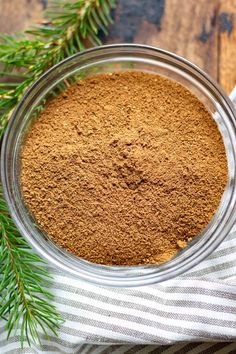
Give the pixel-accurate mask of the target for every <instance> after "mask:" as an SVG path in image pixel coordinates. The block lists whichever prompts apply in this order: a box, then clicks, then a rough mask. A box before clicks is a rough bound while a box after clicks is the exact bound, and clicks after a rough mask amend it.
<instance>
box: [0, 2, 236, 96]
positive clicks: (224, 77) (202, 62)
mask: <svg viewBox="0 0 236 354" xmlns="http://www.w3.org/2000/svg"><path fill="white" fill-rule="evenodd" d="M117 3H118V5H117V8H116V10H115V11H113V17H114V24H113V25H112V26H111V27H110V32H109V36H108V37H107V38H103V42H104V43H118V42H135V43H145V44H150V45H154V46H158V47H161V48H164V49H167V50H170V51H173V52H175V53H177V54H180V55H182V56H184V57H185V58H187V59H189V60H191V61H192V62H194V63H195V64H197V65H199V66H200V67H201V68H202V69H204V70H205V71H206V72H208V73H209V74H210V75H211V76H212V77H213V78H215V79H216V80H218V81H219V82H220V83H221V85H222V86H223V87H224V88H225V90H226V91H227V92H230V90H231V89H232V88H233V87H234V86H235V85H236V0H118V1H117ZM46 4H47V0H10V1H7V0H0V32H8V33H13V32H15V31H19V30H22V29H24V28H26V27H28V26H29V24H30V23H32V22H33V21H36V22H38V21H40V20H41V19H42V13H43V9H44V8H45V7H46Z"/></svg>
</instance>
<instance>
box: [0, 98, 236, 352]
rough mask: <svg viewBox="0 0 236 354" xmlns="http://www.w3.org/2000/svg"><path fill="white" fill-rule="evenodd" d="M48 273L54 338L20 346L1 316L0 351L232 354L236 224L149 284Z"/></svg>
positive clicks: (235, 311) (235, 320) (234, 343)
mask: <svg viewBox="0 0 236 354" xmlns="http://www.w3.org/2000/svg"><path fill="white" fill-rule="evenodd" d="M235 93H236V92H235ZM51 271H52V273H53V274H54V278H55V283H54V288H53V291H54V293H55V303H56V305H57V307H58V308H59V310H60V311H61V313H62V315H63V317H64V318H65V319H66V322H65V323H64V324H63V325H62V327H61V329H60V332H59V337H58V338H55V337H52V338H50V340H48V339H46V338H44V336H43V335H42V343H43V346H42V347H41V348H39V347H32V348H28V347H27V345H26V349H25V350H24V351H21V350H20V345H19V337H18V336H15V337H14V338H11V339H10V340H9V341H7V340H6V333H5V332H4V322H3V321H2V322H0V354H21V353H28V354H42V353H47V354H53V353H58V354H66V353H68V354H69V353H70V354H77V353H78V354H110V353H112V354H123V353H126V354H134V353H135V354H136V353H138V354H151V353H152V354H155V353H156V354H158V353H163V354H173V353H175V354H184V353H192V354H211V353H215V354H216V353H217V354H225V353H227V354H229V353H231V354H236V227H235V228H234V230H232V232H231V234H230V235H228V237H227V238H226V239H225V241H224V242H223V243H222V244H221V245H220V246H219V247H218V248H217V250H215V251H214V252H213V254H211V255H210V256H209V257H208V259H206V260H205V261H203V262H202V263H200V264H199V265H198V266H196V267H195V268H193V269H192V270H191V271H189V272H188V273H185V274H184V275H182V276H180V277H178V278H176V279H173V280H169V281H166V282H164V283H161V284H156V285H153V286H146V287H141V288H129V289H120V288H119V289H117V288H116V289H114V288H102V287H99V286H96V285H92V284H87V283H84V282H80V281H79V280H77V279H75V278H74V277H72V276H70V275H68V274H64V273H60V272H59V271H57V270H56V269H52V270H51Z"/></svg>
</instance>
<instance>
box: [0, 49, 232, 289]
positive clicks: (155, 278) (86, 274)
mask: <svg viewBox="0 0 236 354" xmlns="http://www.w3.org/2000/svg"><path fill="white" fill-rule="evenodd" d="M124 49H126V50H127V51H128V50H130V51H132V50H144V51H149V52H152V53H155V54H157V55H158V54H159V55H165V56H168V57H169V58H171V59H174V60H176V61H177V62H180V63H181V64H185V65H186V66H187V67H189V68H191V69H192V70H193V71H194V72H197V73H198V74H200V76H201V77H203V78H204V79H205V80H206V82H207V83H208V84H210V85H211V86H212V87H213V88H214V89H215V91H216V92H217V93H218V94H219V96H220V97H221V99H222V100H223V101H224V104H225V105H226V106H227V108H228V110H229V111H230V112H231V115H232V118H233V119H232V122H233V125H234V130H235V131H234V133H235V132H236V112H235V110H234V106H233V103H232V102H231V100H230V99H229V97H228V96H227V95H226V94H225V92H224V91H223V89H222V88H221V87H220V86H219V85H218V84H217V83H216V82H215V81H214V80H213V79H212V78H211V77H210V76H209V75H208V74H206V73H205V72H204V71H203V70H201V69H200V68H199V67H198V66H197V65H195V64H193V63H191V62H190V61H189V60H187V59H185V58H183V57H181V56H179V55H177V54H174V53H172V52H169V51H167V50H164V49H161V48H155V47H153V46H148V45H142V44H129V43H124V44H123V43H120V44H111V45H104V46H100V47H94V48H91V49H87V50H86V51H83V52H78V53H76V54H74V55H73V56H70V57H68V58H66V59H64V60H62V61H60V62H59V63H58V64H56V65H54V66H53V67H51V68H50V69H49V70H47V71H46V72H45V73H43V74H42V75H41V76H40V77H39V78H38V79H37V80H36V81H35V82H34V83H33V84H32V85H31V86H30V87H29V88H28V90H27V91H26V92H25V94H24V96H23V97H22V99H21V100H20V102H19V103H18V104H17V107H16V108H15V110H14V111H13V113H12V115H11V118H10V121H9V123H8V126H7V129H6V131H5V134H4V138H3V143H2V151H1V179H2V186H3V195H4V197H5V199H6V202H7V205H8V207H9V209H10V214H11V216H12V219H13V221H14V222H15V224H16V226H17V228H18V229H19V230H20V231H21V233H22V234H23V236H24V237H25V238H26V239H27V241H28V242H29V243H30V244H31V246H32V247H33V249H35V250H36V251H37V252H38V253H40V255H41V256H42V257H43V258H45V259H46V260H48V261H49V262H51V263H53V264H54V265H56V266H58V267H60V268H61V269H63V270H65V271H69V272H70V273H72V274H74V275H75V274H76V275H77V276H79V277H80V278H81V279H83V280H86V281H89V282H94V283H96V284H99V285H108V286H109V285H110V286H126V287H127V286H143V285H147V284H153V283H155V282H159V281H165V280H167V279H169V278H170V276H169V273H170V272H169V270H170V268H171V265H170V264H171V262H172V263H173V260H170V261H168V262H166V263H163V264H161V265H140V266H106V265H98V264H95V263H91V262H88V261H85V260H82V259H80V261H81V262H82V264H83V266H84V268H83V267H82V268H83V269H80V270H79V271H76V269H75V268H74V267H72V268H71V269H68V267H66V266H65V265H64V264H61V262H60V259H59V257H58V258H57V259H55V258H54V257H53V256H52V254H51V255H46V256H45V254H44V253H43V251H42V248H41V246H40V245H39V244H37V243H35V240H34V239H32V237H31V236H30V235H29V234H27V233H26V232H25V230H22V225H21V223H20V220H19V215H18V213H17V211H16V209H14V203H13V201H12V196H11V193H10V192H9V181H8V177H9V176H8V174H7V167H6V166H7V164H8V161H7V154H6V151H7V148H8V144H9V135H10V132H11V129H12V126H13V125H14V122H15V120H16V118H17V116H18V113H19V111H20V109H21V107H22V106H23V105H24V103H25V99H26V97H27V96H29V95H30V94H32V93H33V92H34V90H35V88H37V87H38V86H39V85H40V83H41V82H44V81H45V79H46V78H48V76H50V75H51V74H52V73H54V72H55V71H56V70H57V69H58V68H60V67H62V66H63V65H65V64H66V63H68V62H70V61H73V60H74V59H76V58H80V57H82V56H86V55H88V54H93V53H95V54H96V53H100V52H104V50H105V51H106V50H108V51H109V50H117V51H118V50H124ZM124 54H125V53H124ZM235 135H236V134H235ZM234 154H235V157H236V150H235V151H234ZM231 209H232V210H231V214H230V217H231V219H230V220H231V221H230V223H229V224H228V225H227V233H226V231H225V234H224V235H221V237H218V239H216V240H212V239H209V240H208V243H207V247H208V248H207V247H206V246H204V245H203V246H204V247H203V246H202V249H199V250H198V254H197V255H195V257H190V259H189V258H186V259H185V263H183V264H182V265H181V264H180V265H179V267H178V269H176V270H175V272H174V274H173V275H172V277H176V276H178V275H180V274H182V273H184V272H185V271H186V270H188V269H189V268H190V267H193V266H195V265H196V264H197V263H198V262H199V260H203V259H205V258H206V256H208V255H209V254H210V253H211V252H212V251H213V250H214V249H215V248H216V247H217V246H218V245H219V244H220V243H221V242H222V241H223V239H224V238H225V237H226V235H227V234H228V233H229V232H230V230H231V228H232V227H233V224H234V222H235V220H236V215H235V216H234V218H233V217H232V214H233V212H235V209H236V196H234V199H233V201H232V200H231ZM202 243H203V242H202ZM190 248H191V247H190ZM209 249H210V251H209ZM185 251H186V250H183V254H184V253H185ZM67 257H68V259H73V258H74V256H73V255H67ZM76 258H77V259H78V258H79V257H76ZM94 265H95V266H96V269H100V270H99V272H100V273H99V274H97V273H96V271H94V270H92V269H90V270H88V268H89V267H91V266H92V267H93V268H95V267H94ZM112 268H116V270H117V269H118V268H119V269H121V271H122V270H123V275H122V277H120V275H119V274H118V273H117V272H116V270H115V272H114V271H112ZM134 268H135V269H136V270H138V269H139V270H140V269H141V270H142V269H144V268H145V269H150V272H149V273H147V274H141V275H134V274H133V272H132V270H133V269H134ZM153 269H154V270H153ZM162 269H163V270H164V272H163V274H162V276H160V272H162ZM113 270H114V269H113ZM129 272H130V274H129ZM111 273H112V274H111ZM158 273H159V274H158ZM164 273H166V274H164ZM94 277H95V279H94ZM137 283H138V284H137Z"/></svg>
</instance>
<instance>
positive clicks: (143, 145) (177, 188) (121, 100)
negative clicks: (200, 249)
mask: <svg viewBox="0 0 236 354" xmlns="http://www.w3.org/2000/svg"><path fill="white" fill-rule="evenodd" d="M226 180H227V162H226V156H225V150H224V145H223V142H222V139H221V136H220V133H219V131H218V129H217V126H216V124H215V122H214V121H213V119H212V118H211V115H210V114H209V113H208V111H207V110H206V109H205V107H204V105H203V104H202V103H201V102H200V101H199V100H198V99H197V98H196V97H195V96H193V95H192V94H191V93H190V92H189V91H188V90H186V89H185V88H184V87H182V86H181V85H179V84H177V83H175V82H173V81H171V80H168V79H165V78H163V77H160V76H157V75H154V74H147V73H142V72H122V73H113V74H102V75H97V76H93V77H90V78H86V79H84V80H81V81H79V82H78V83H77V84H76V85H75V86H73V87H70V88H69V89H68V90H67V91H65V92H64V93H63V94H61V95H60V96H58V97H57V98H55V99H54V100H52V101H51V102H49V103H48V105H47V107H46V108H45V110H44V111H43V112H42V113H41V114H40V117H39V118H38V119H37V121H36V122H35V123H33V125H32V127H31V129H30V130H29V132H28V133H27V136H26V139H25V142H24V146H23V150H22V167H21V182H22V191H23V196H24V199H25V202H26V204H27V206H28V208H29V209H30V211H31V212H32V214H33V215H34V217H35V219H36V221H37V222H38V224H39V225H40V226H41V228H42V229H44V230H45V231H46V233H47V234H48V235H49V237H50V238H51V239H53V240H54V241H55V242H56V243H57V244H58V245H60V246H62V247H64V248H65V249H66V250H68V251H69V252H72V253H74V254H76V255H78V256H79V257H82V258H85V259H87V260H89V261H92V262H96V263H101V264H109V265H138V264H147V263H159V262H163V261H166V260H167V259H169V258H170V257H172V256H173V255H174V254H175V253H176V251H177V250H178V249H180V248H183V247H184V246H186V243H187V242H188V241H189V240H190V239H192V238H193V237H194V236H196V235H197V234H198V233H199V232H200V231H201V230H202V229H203V228H204V227H205V226H206V225H207V224H208V223H209V221H210V220H211V218H212V216H213V214H214V213H215V211H216V209H217V207H218V205H219V202H220V199H221V195H222V193H223V191H224V188H225V185H226Z"/></svg>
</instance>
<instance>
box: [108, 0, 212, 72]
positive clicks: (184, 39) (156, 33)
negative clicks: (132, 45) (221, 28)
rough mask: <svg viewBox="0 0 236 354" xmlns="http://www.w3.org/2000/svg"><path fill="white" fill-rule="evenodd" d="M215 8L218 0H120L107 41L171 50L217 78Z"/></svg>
mask: <svg viewBox="0 0 236 354" xmlns="http://www.w3.org/2000/svg"><path fill="white" fill-rule="evenodd" d="M218 8H219V1H217V0H216V1H214V0H213V1H212V0H198V1H195V0H188V1H186V0H166V1H163V0H156V1H153V0H140V1H136V0H131V1H126V0H120V1H119V2H118V7H117V10H116V13H115V25H114V26H112V27H111V31H110V36H109V38H108V40H107V42H108V43H115V42H136V43H145V44H149V45H153V46H157V47H161V48H164V49H167V50H170V51H173V52H175V53H177V54H179V55H181V56H184V57H185V58H187V59H189V60H191V61H192V62H194V63H195V64H197V65H199V66H200V67H201V68H202V69H204V70H205V71H207V72H208V73H209V74H210V75H212V76H213V77H214V78H215V79H217V73H218V21H217V12H218ZM126 24H127V25H126Z"/></svg>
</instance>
